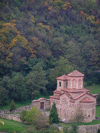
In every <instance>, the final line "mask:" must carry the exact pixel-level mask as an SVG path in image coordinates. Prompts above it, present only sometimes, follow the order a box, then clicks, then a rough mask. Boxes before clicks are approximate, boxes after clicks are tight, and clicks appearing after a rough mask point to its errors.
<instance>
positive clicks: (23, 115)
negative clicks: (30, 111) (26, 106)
mask: <svg viewBox="0 0 100 133" xmlns="http://www.w3.org/2000/svg"><path fill="white" fill-rule="evenodd" d="M26 115H27V111H26V110H22V112H21V113H20V119H21V120H22V121H23V122H25V121H26V119H25V117H26Z"/></svg>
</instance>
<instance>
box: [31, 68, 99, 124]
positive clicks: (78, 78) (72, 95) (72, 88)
mask: <svg viewBox="0 0 100 133" xmlns="http://www.w3.org/2000/svg"><path fill="white" fill-rule="evenodd" d="M83 78H84V74H82V73H80V72H79V71H77V70H74V71H73V72H71V73H69V74H67V75H63V76H60V77H58V78H57V88H56V90H55V91H54V92H53V96H50V99H45V98H40V99H38V100H33V102H32V103H33V105H37V104H38V107H40V108H41V107H43V108H44V109H47V108H51V107H52V104H53V102H55V103H56V107H57V111H58V115H59V118H60V120H61V121H64V122H71V121H73V120H74V119H76V118H78V117H77V116H79V115H80V116H81V117H82V118H83V119H82V120H81V121H82V122H91V121H92V120H94V119H95V111H96V97H97V94H90V90H88V89H85V88H84V87H83Z"/></svg>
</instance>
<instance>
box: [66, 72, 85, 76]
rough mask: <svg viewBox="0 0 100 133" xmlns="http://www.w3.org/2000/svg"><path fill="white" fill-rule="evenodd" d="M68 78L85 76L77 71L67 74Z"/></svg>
mask: <svg viewBox="0 0 100 133" xmlns="http://www.w3.org/2000/svg"><path fill="white" fill-rule="evenodd" d="M67 76H69V77H77V76H81V77H83V76H84V74H82V73H80V72H79V71H77V70H74V71H73V72H71V73H69V74H67Z"/></svg>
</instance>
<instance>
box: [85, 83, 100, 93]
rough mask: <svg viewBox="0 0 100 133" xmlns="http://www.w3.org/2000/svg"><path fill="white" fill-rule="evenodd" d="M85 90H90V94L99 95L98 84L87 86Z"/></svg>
mask: <svg viewBox="0 0 100 133" xmlns="http://www.w3.org/2000/svg"><path fill="white" fill-rule="evenodd" d="M86 88H87V89H89V90H90V93H91V94H99V93H100V84H98V85H91V86H87V87H86Z"/></svg>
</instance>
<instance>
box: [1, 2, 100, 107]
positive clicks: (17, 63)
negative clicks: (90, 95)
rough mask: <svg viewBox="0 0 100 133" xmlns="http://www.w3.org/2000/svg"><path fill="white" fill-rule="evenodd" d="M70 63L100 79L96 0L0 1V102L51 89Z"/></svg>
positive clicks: (87, 76)
mask: <svg viewBox="0 0 100 133" xmlns="http://www.w3.org/2000/svg"><path fill="white" fill-rule="evenodd" d="M74 69H77V70H78V71H80V72H82V73H84V74H85V82H86V83H87V84H94V83H96V84H97V83H99V82H100V73H99V72H100V1H99V0H1V1H0V105H4V104H7V102H9V100H11V99H13V100H15V101H23V100H27V99H29V98H32V95H33V96H38V95H40V94H44V95H46V94H47V93H49V94H50V92H52V91H53V90H54V89H56V77H57V76H61V75H63V74H68V73H69V72H71V71H73V70H74Z"/></svg>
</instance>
